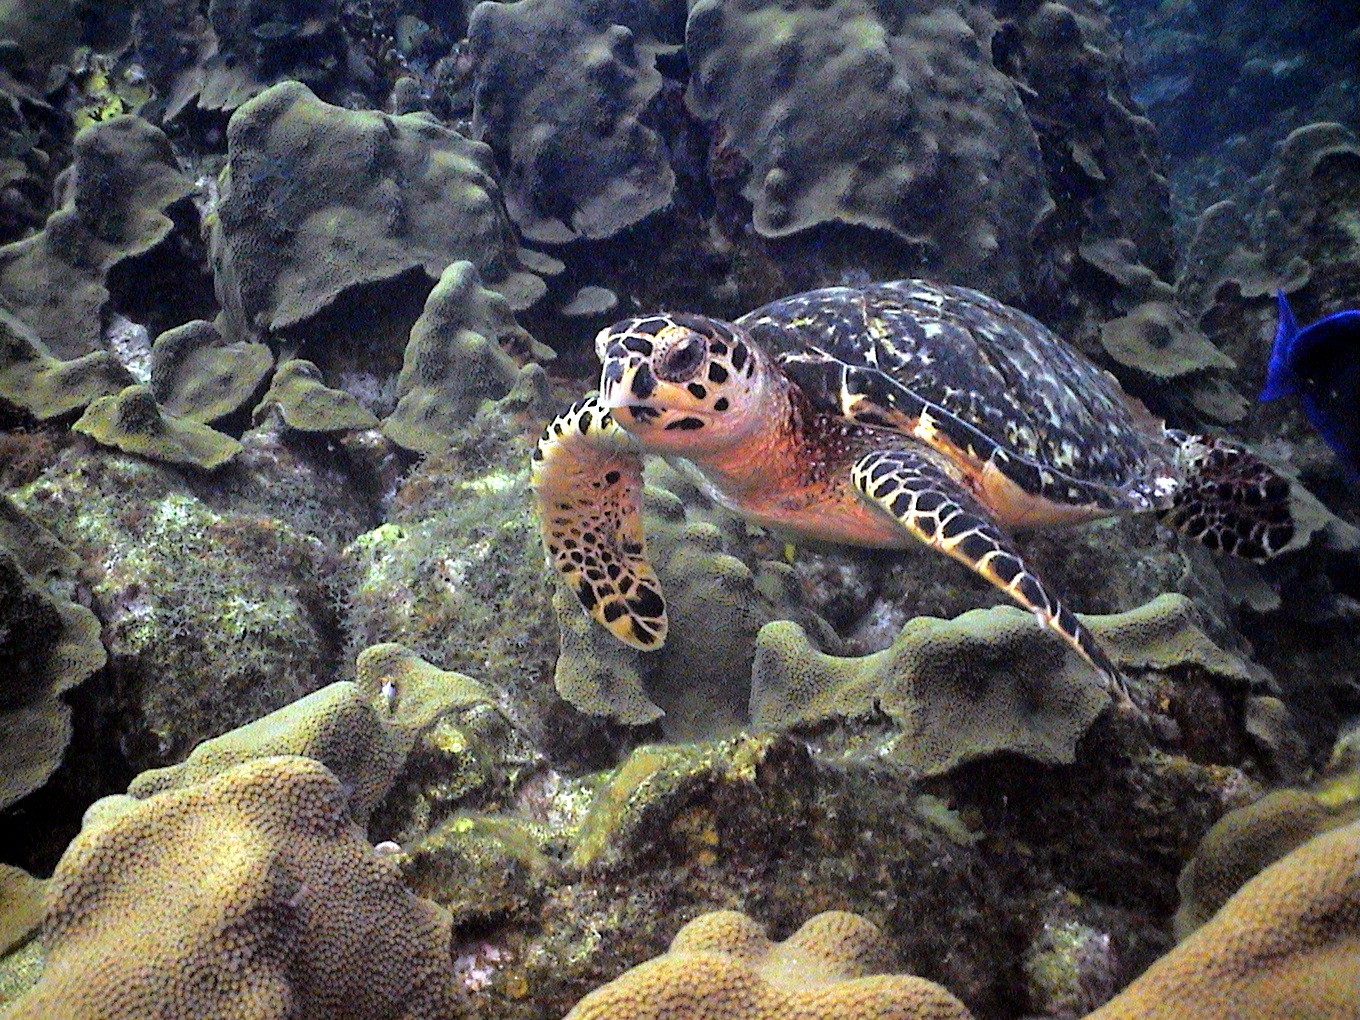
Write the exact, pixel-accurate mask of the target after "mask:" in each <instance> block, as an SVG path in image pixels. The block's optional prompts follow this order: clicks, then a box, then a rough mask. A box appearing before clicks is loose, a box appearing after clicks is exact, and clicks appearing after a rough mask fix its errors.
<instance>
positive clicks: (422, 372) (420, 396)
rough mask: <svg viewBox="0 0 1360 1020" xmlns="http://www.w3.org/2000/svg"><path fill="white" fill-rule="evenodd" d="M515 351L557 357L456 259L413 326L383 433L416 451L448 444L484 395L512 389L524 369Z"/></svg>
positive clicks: (496, 397)
mask: <svg viewBox="0 0 1360 1020" xmlns="http://www.w3.org/2000/svg"><path fill="white" fill-rule="evenodd" d="M511 352H515V353H518V354H520V355H521V356H527V355H530V354H532V355H536V356H538V357H539V358H540V359H544V357H545V355H546V357H547V358H550V357H551V356H552V352H551V351H549V350H548V349H547V348H544V347H543V346H542V345H541V344H537V343H535V342H534V340H533V338H532V337H531V336H529V334H528V332H527V331H525V330H524V329H523V328H522V327H521V326H520V325H519V324H518V323H517V322H516V321H515V316H514V313H513V312H512V311H511V310H510V307H509V304H508V303H507V302H506V300H505V298H503V297H502V296H501V295H500V294H497V293H496V292H495V291H492V290H488V289H487V288H486V287H483V286H482V280H481V277H480V275H479V274H478V272H477V267H476V266H475V265H473V264H472V263H471V262H467V261H460V262H453V263H450V265H449V266H448V267H447V268H446V269H445V270H444V272H443V275H442V276H440V278H439V282H438V283H436V284H435V286H434V289H433V290H431V291H430V296H429V297H428V298H427V299H426V301H425V310H424V311H423V312H421V315H420V318H419V319H417V320H416V323H415V325H414V326H413V327H412V328H411V339H410V341H409V342H408V343H407V345H406V354H405V359H404V362H403V364H402V368H401V375H400V376H398V378H397V389H398V392H399V395H400V396H399V399H398V401H397V406H396V408H395V409H394V410H393V411H392V413H391V414H390V415H388V416H387V418H385V419H384V420H383V423H382V430H383V435H385V436H387V438H388V439H390V440H392V442H394V443H396V444H397V445H399V446H402V447H405V448H406V449H408V450H413V451H415V452H416V453H425V454H430V453H437V452H438V451H440V450H442V449H444V448H445V447H446V446H447V445H448V444H449V442H450V437H451V435H452V434H453V433H454V431H455V430H456V429H457V428H459V427H460V426H463V425H466V424H467V422H468V421H470V420H471V419H472V417H473V415H474V414H475V413H476V412H477V410H478V408H479V407H481V405H482V402H483V401H495V400H499V399H501V398H502V397H504V396H506V395H507V394H508V393H509V392H510V390H511V388H512V387H513V386H514V384H515V380H516V378H517V377H518V374H519V366H518V365H517V364H516V363H515V360H514V358H513V357H512V356H511Z"/></svg>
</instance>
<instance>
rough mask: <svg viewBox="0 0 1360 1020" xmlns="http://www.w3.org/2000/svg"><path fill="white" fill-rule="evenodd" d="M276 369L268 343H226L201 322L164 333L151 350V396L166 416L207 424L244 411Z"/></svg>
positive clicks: (186, 324) (215, 327)
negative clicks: (272, 370) (248, 402)
mask: <svg viewBox="0 0 1360 1020" xmlns="http://www.w3.org/2000/svg"><path fill="white" fill-rule="evenodd" d="M273 367H274V355H273V354H272V353H271V352H270V350H269V348H268V347H267V346H266V345H264V344H254V343H242V342H237V343H228V342H227V340H226V338H225V337H223V336H222V334H221V332H220V331H219V330H218V328H217V326H216V325H214V324H213V323H211V322H206V321H204V320H202V319H197V320H195V321H193V322H186V323H185V324H184V325H182V326H176V327H175V328H174V329H170V330H166V331H165V332H164V333H162V334H161V335H160V336H158V337H156V342H155V343H154V344H152V346H151V392H152V393H153V394H154V395H155V397H156V401H157V403H159V404H160V406H161V407H162V408H164V409H165V411H166V413H167V414H170V415H173V416H175V417H177V418H184V419H187V420H189V421H196V422H198V423H200V424H202V425H209V424H211V423H213V422H215V421H219V420H220V419H222V418H226V417H228V416H229V415H232V414H235V413H236V412H237V411H239V410H241V409H242V408H243V407H244V406H245V405H246V403H247V401H249V400H250V398H251V397H253V396H254V395H255V392H256V391H257V390H258V389H259V388H260V386H261V384H263V382H264V381H265V379H266V378H267V377H268V376H269V370H270V369H271V368H273Z"/></svg>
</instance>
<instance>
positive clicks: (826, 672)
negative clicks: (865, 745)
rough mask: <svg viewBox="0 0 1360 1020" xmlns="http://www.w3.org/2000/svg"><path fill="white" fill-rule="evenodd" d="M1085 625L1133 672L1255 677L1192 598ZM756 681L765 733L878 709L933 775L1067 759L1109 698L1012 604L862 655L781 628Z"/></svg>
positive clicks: (910, 760) (910, 628) (915, 627)
mask: <svg viewBox="0 0 1360 1020" xmlns="http://www.w3.org/2000/svg"><path fill="white" fill-rule="evenodd" d="M1083 619H1084V620H1085V621H1086V622H1087V624H1088V626H1090V627H1091V629H1092V630H1093V631H1094V632H1095V633H1096V634H1097V635H1098V636H1100V638H1101V640H1102V641H1103V642H1104V643H1105V645H1106V647H1107V648H1109V649H1110V651H1111V654H1112V655H1113V657H1114V659H1115V661H1116V662H1117V663H1119V664H1120V665H1123V666H1125V667H1128V666H1134V667H1137V668H1141V669H1154V670H1171V669H1176V668H1183V667H1185V666H1190V665H1193V666H1198V667H1200V668H1202V669H1206V670H1208V671H1211V672H1215V673H1219V674H1222V675H1226V676H1229V677H1233V678H1236V679H1238V680H1243V679H1245V678H1246V676H1247V674H1246V673H1245V669H1244V667H1243V666H1242V665H1241V663H1239V662H1238V661H1237V660H1236V659H1234V658H1233V657H1232V656H1230V655H1228V654H1227V653H1225V652H1223V651H1222V650H1221V649H1219V648H1217V647H1216V646H1215V645H1214V644H1213V642H1212V641H1210V640H1209V639H1208V637H1206V636H1205V635H1204V633H1203V631H1201V630H1200V629H1199V627H1198V626H1197V625H1196V623H1195V621H1194V615H1193V611H1192V610H1191V607H1190V603H1189V600H1188V599H1186V598H1185V597H1184V596H1178V595H1164V596H1161V597H1160V598H1158V599H1155V600H1154V601H1153V602H1151V603H1149V604H1148V605H1146V606H1143V607H1140V608H1139V609H1135V610H1131V611H1130V612H1127V613H1121V614H1117V615H1114V616H1105V617H1084V618H1083ZM752 677H753V679H752V686H751V715H752V718H753V720H754V721H755V722H756V723H757V724H758V725H762V726H774V727H782V726H789V725H793V724H797V723H809V722H816V721H819V720H821V719H826V718H830V717H836V716H843V717H868V716H871V715H873V714H875V713H876V712H879V711H881V712H883V713H886V714H887V715H888V716H889V717H890V718H891V719H892V720H893V722H894V723H895V725H896V726H897V728H898V730H899V735H898V736H897V737H896V738H894V739H893V741H892V744H891V751H892V754H893V756H894V757H896V758H897V759H899V760H901V761H903V762H905V763H906V764H909V765H911V766H912V767H913V768H917V769H920V770H921V771H923V772H925V773H926V774H938V773H942V772H946V771H948V770H950V769H952V768H954V767H956V766H957V765H959V764H961V763H963V762H965V761H969V760H971V759H973V758H976V757H979V756H982V755H986V754H990V753H994V752H996V751H1003V750H1004V751H1010V752H1013V753H1016V754H1023V755H1025V756H1027V757H1031V758H1034V759H1035V760H1038V761H1044V762H1052V763H1059V762H1071V761H1073V760H1074V757H1075V754H1076V745H1077V741H1078V740H1079V739H1080V738H1081V736H1082V735H1083V734H1084V733H1085V732H1086V730H1087V728H1088V727H1089V726H1090V725H1091V723H1092V722H1094V721H1095V718H1096V716H1098V715H1099V714H1100V712H1101V710H1102V709H1103V708H1104V706H1105V705H1106V703H1107V701H1108V698H1107V695H1105V694H1104V693H1103V691H1101V689H1100V688H1099V686H1098V685H1097V684H1096V682H1095V677H1094V676H1093V675H1092V673H1091V670H1090V667H1089V666H1087V665H1086V664H1085V663H1084V662H1082V661H1081V660H1080V659H1078V658H1077V657H1076V656H1075V655H1069V654H1068V653H1067V651H1066V649H1065V647H1064V646H1063V645H1062V644H1061V643H1059V642H1057V641H1055V640H1054V639H1053V636H1052V635H1051V634H1049V633H1047V632H1046V631H1044V630H1043V629H1042V628H1040V627H1037V626H1036V625H1035V623H1034V619H1033V617H1031V616H1030V614H1028V613H1025V612H1023V611H1022V610H1019V609H1015V608H1012V607H1011V606H997V607H994V608H992V609H975V610H971V611H969V612H967V613H964V614H963V615H962V616H959V617H957V618H955V619H953V620H940V619H936V618H934V617H925V616H922V617H916V618H914V619H912V620H910V621H908V623H907V625H906V626H905V627H904V628H903V629H902V631H901V633H900V634H899V635H898V637H897V639H896V640H895V641H894V642H893V644H892V645H891V646H890V647H889V648H886V649H884V650H883V651H881V652H875V653H873V654H872V655H866V656H863V657H862V658H841V657H837V656H833V655H824V654H822V653H821V652H818V651H816V650H815V649H814V648H812V646H811V645H810V644H809V642H808V640H807V637H806V635H805V634H804V633H803V631H802V630H801V628H799V627H798V626H796V625H794V624H791V623H788V622H786V621H779V622H776V623H772V624H769V625H767V626H766V627H765V628H764V629H762V630H761V632H760V636H759V639H758V642H757V648H756V658H755V665H754V667H753V669H752Z"/></svg>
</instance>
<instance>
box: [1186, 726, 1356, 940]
mask: <svg viewBox="0 0 1360 1020" xmlns="http://www.w3.org/2000/svg"><path fill="white" fill-rule="evenodd" d="M1358 818H1360V733H1352V734H1351V735H1350V737H1349V738H1348V739H1344V740H1342V741H1340V742H1338V744H1337V747H1336V750H1335V751H1334V752H1333V755H1332V761H1331V762H1330V763H1329V766H1328V768H1327V770H1326V772H1325V774H1324V775H1323V776H1322V777H1320V778H1319V779H1318V781H1317V782H1316V783H1314V784H1313V785H1311V786H1310V787H1307V788H1300V787H1286V788H1284V789H1281V790H1274V791H1272V792H1270V793H1268V794H1266V795H1265V796H1264V797H1262V798H1261V799H1260V800H1258V801H1254V802H1253V803H1251V804H1248V805H1247V806H1246V807H1242V808H1238V809H1237V810H1236V811H1230V812H1228V814H1226V815H1224V816H1223V817H1222V818H1220V819H1219V820H1218V821H1217V822H1216V823H1214V827H1213V828H1212V829H1210V830H1209V831H1208V833H1206V834H1205V837H1204V840H1203V842H1201V843H1200V845H1199V849H1198V850H1196V851H1195V856H1194V857H1192V858H1191V859H1190V863H1189V864H1187V865H1186V866H1185V870H1184V871H1182V872H1181V877H1180V882H1179V883H1178V884H1179V887H1180V894H1181V904H1180V909H1179V910H1178V911H1177V912H1176V918H1175V924H1176V934H1177V935H1178V936H1179V937H1181V938H1185V937H1186V936H1188V935H1189V934H1190V933H1191V932H1193V931H1194V930H1195V929H1197V928H1198V927H1199V926H1200V925H1202V924H1204V922H1206V921H1207V920H1209V918H1211V917H1213V915H1214V914H1215V913H1216V912H1217V911H1218V909H1219V908H1220V907H1221V906H1223V904H1224V902H1226V901H1227V899H1228V898H1229V897H1230V896H1232V895H1233V893H1235V892H1236V891H1237V890H1238V889H1239V888H1241V887H1242V885H1243V884H1244V883H1245V882H1246V881H1247V880H1248V879H1250V878H1251V877H1252V876H1253V875H1255V874H1257V873H1258V872H1260V871H1261V870H1262V869H1264V868H1265V867H1266V866H1267V865H1270V864H1272V863H1274V862H1275V861H1277V860H1279V859H1280V858H1281V857H1283V856H1285V854H1287V853H1289V852H1290V851H1291V850H1293V849H1294V848H1295V847H1297V846H1299V845H1300V844H1302V843H1305V842H1307V841H1308V840H1309V839H1311V838H1312V837H1314V836H1316V835H1318V834H1319V833H1322V832H1327V831H1329V830H1331V829H1336V828H1340V827H1341V826H1343V825H1348V824H1349V823H1351V822H1353V821H1355V820H1356V819H1358Z"/></svg>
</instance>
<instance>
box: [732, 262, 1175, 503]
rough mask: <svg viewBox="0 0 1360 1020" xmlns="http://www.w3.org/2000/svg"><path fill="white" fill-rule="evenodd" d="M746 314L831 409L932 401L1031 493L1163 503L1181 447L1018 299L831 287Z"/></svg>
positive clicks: (908, 287) (885, 417) (900, 413)
mask: <svg viewBox="0 0 1360 1020" xmlns="http://www.w3.org/2000/svg"><path fill="white" fill-rule="evenodd" d="M737 321H738V323H739V324H740V325H742V326H744V327H745V328H746V329H747V330H748V331H749V332H750V334H751V336H752V338H753V339H754V340H755V341H756V342H757V343H758V344H760V345H761V346H762V347H764V348H765V349H766V350H767V351H769V352H771V353H773V354H774V355H775V356H776V357H777V359H778V361H779V363H780V364H781V365H782V366H783V368H784V370H785V371H786V372H788V373H789V375H790V376H791V377H792V378H793V379H794V381H795V382H797V383H798V385H799V386H800V387H801V388H802V390H803V392H804V393H805V394H806V395H807V396H808V398H809V399H810V400H811V401H812V403H813V404H814V406H816V407H817V408H818V409H819V410H822V411H826V412H830V413H834V414H841V413H846V414H850V415H851V416H852V417H855V418H857V419H858V420H861V421H864V422H866V423H868V424H881V425H886V426H888V427H891V428H898V429H902V430H906V429H908V428H909V427H910V423H911V422H913V421H914V420H915V419H916V418H918V417H919V416H920V415H921V413H922V411H923V410H924V411H925V412H927V413H928V415H929V420H930V421H931V422H932V423H933V425H934V426H935V427H936V428H938V430H939V431H940V432H941V433H943V435H944V436H945V437H946V438H947V439H948V440H949V441H951V442H952V443H953V444H954V445H956V446H957V447H958V448H959V449H961V450H963V451H965V452H967V453H969V454H972V455H975V456H977V457H978V458H979V459H980V460H982V461H987V460H993V461H994V462H995V463H996V465H997V467H998V468H1000V469H1001V471H1002V472H1003V473H1004V474H1005V475H1006V476H1007V477H1008V478H1010V479H1011V480H1012V481H1014V482H1015V483H1016V484H1017V485H1019V486H1020V487H1021V488H1022V489H1024V490H1025V491H1026V492H1031V493H1034V494H1036V495H1041V496H1043V497H1045V498H1047V499H1050V500H1053V501H1055V502H1060V503H1069V504H1075V505H1086V504H1094V505H1095V506H1097V507H1100V508H1103V509H1109V510H1125V509H1133V510H1146V509H1151V508H1153V507H1155V506H1158V505H1160V502H1161V500H1160V499H1159V496H1158V493H1157V491H1156V485H1155V483H1156V480H1157V478H1158V477H1159V476H1166V477H1171V478H1174V477H1176V475H1177V471H1176V468H1175V466H1174V463H1173V461H1172V452H1171V447H1170V445H1169V444H1167V443H1166V442H1165V441H1164V440H1163V438H1162V436H1161V435H1160V434H1159V433H1160V430H1158V429H1156V428H1155V427H1154V426H1152V424H1151V423H1150V422H1148V421H1144V420H1143V419H1142V418H1140V417H1139V416H1138V415H1136V414H1135V413H1134V411H1133V410H1132V408H1131V406H1130V405H1129V403H1128V402H1127V401H1126V399H1125V398H1124V396H1123V395H1122V394H1121V393H1120V391H1119V389H1118V387H1117V385H1116V384H1115V383H1114V382H1113V380H1112V379H1111V378H1110V377H1108V376H1107V375H1106V374H1105V373H1104V372H1102V371H1101V370H1100V369H1098V368H1096V367H1095V366H1094V365H1092V364H1090V363H1089V362H1088V361H1086V360H1085V359H1084V358H1082V357H1081V356H1080V355H1079V354H1077V353H1076V352H1075V351H1073V350H1071V349H1070V348H1069V347H1068V346H1067V345H1066V344H1065V343H1064V342H1063V341H1062V340H1060V339H1059V338H1058V337H1057V336H1056V335H1054V333H1053V332H1052V331H1050V330H1049V329H1048V328H1047V327H1046V326H1044V325H1043V324H1042V323H1040V322H1038V321H1037V320H1035V319H1033V318H1031V317H1030V316H1028V315H1026V314H1025V313H1023V312H1021V311H1019V310H1018V309H1015V308H1011V307H1009V306H1007V305H1004V304H1002V303H1001V302H999V301H996V300H993V299H992V298H989V297H987V296H986V295H984V294H980V293H978V292H977V291H974V290H969V289H968V288H965V287H956V286H950V285H944V284H933V283H928V282H926V281H923V280H900V281H894V282H891V283H879V284H872V285H869V286H864V287H828V288H825V289H823V290H816V291H811V292H809V293H807V294H800V295H796V296H794V297H791V298H785V299H783V300H780V301H775V302H772V303H770V304H768V305H765V306H763V307H761V308H757V309H755V310H754V311H752V312H749V313H747V314H746V315H744V316H742V318H740V319H739V320H737Z"/></svg>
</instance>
